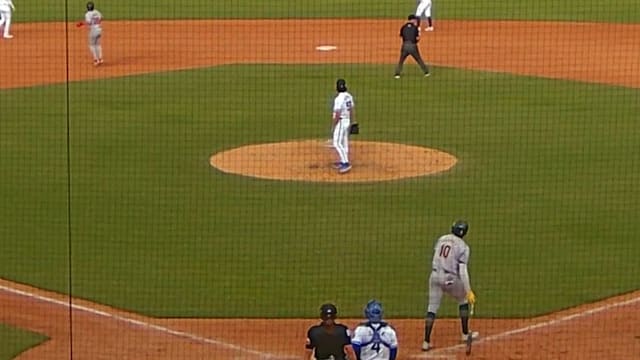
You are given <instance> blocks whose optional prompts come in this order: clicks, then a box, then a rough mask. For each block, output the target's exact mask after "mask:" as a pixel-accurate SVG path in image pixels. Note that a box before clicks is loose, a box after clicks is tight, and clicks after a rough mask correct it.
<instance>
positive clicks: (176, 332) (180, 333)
mask: <svg viewBox="0 0 640 360" xmlns="http://www.w3.org/2000/svg"><path fill="white" fill-rule="evenodd" d="M0 290H3V291H6V292H8V293H12V294H15V295H20V296H24V297H28V298H31V299H36V300H39V301H43V302H46V303H50V304H55V305H60V306H64V307H71V308H72V309H75V310H80V311H84V312H87V313H89V314H93V315H98V316H102V317H106V318H110V319H113V320H116V321H120V322H123V323H126V324H129V325H133V326H137V327H140V328H143V329H149V330H154V331H157V332H160V333H165V334H169V335H173V336H176V337H179V338H183V339H187V340H191V341H195V342H198V343H202V344H208V345H215V346H219V347H221V348H226V349H230V350H235V351H238V352H242V353H245V354H249V355H252V356H255V357H256V358H259V359H297V358H295V357H291V356H282V355H274V354H270V353H266V352H262V351H257V350H252V349H248V348H245V347H242V346H239V345H235V344H231V343H227V342H224V341H220V340H215V339H210V338H206V337H202V336H199V335H195V334H191V333H188V332H184V331H179V330H173V329H169V328H167V327H164V326H160V325H156V324H152V323H149V322H145V321H141V320H136V319H131V318H128V317H124V316H120V315H116V314H111V313H108V312H105V311H102V310H97V309H92V308H90V307H86V306H83V305H77V304H69V303H68V302H65V301H61V300H56V299H52V298H50V297H46V296H42V295H37V294H33V293H30V292H27V291H22V290H18V289H14V288H11V287H7V286H4V285H0Z"/></svg>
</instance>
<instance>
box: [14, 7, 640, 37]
mask: <svg viewBox="0 0 640 360" xmlns="http://www.w3.org/2000/svg"><path fill="white" fill-rule="evenodd" d="M85 3H86V1H84V0H70V1H68V2H67V3H65V2H60V1H57V0H42V1H37V2H35V1H34V2H24V3H22V2H21V3H19V4H17V6H18V11H16V14H15V17H16V20H17V21H43V20H47V21H51V20H63V19H65V16H68V18H69V19H72V20H75V19H78V18H82V15H83V13H84V11H85ZM65 4H67V5H66V6H67V8H66V9H65ZM96 5H97V8H98V9H100V10H101V11H102V12H103V13H104V15H105V17H106V18H107V19H177V18H188V19H202V18H253V19H255V18H335V17H347V18H369V17H383V18H387V17H389V18H404V17H405V16H407V14H409V13H411V12H413V11H415V1H414V0H382V1H370V0H352V1H344V0H318V1H299V0H259V1H256V0H233V1H229V0H215V1H205V0H185V1H172V0H140V1H125V0H117V1H108V2H107V1H97V2H96ZM66 13H67V15H65V14H66ZM434 16H435V18H436V19H453V18H455V19H523V20H524V19H540V20H565V21H567V20H568V21H603V22H627V23H631V22H638V21H639V20H640V2H638V1H635V0H614V1H610V2H607V3H606V4H603V3H602V1H599V0H582V1H579V0H566V1H552V0H540V1H529V0H503V1H497V2H495V1H493V2H486V1H473V2H469V1H464V0H447V1H443V0H434ZM150 31H153V30H152V29H150Z"/></svg>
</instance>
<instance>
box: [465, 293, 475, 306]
mask: <svg viewBox="0 0 640 360" xmlns="http://www.w3.org/2000/svg"><path fill="white" fill-rule="evenodd" d="M467 301H468V302H469V305H471V306H473V305H475V303H476V294H474V293H473V290H469V292H467Z"/></svg>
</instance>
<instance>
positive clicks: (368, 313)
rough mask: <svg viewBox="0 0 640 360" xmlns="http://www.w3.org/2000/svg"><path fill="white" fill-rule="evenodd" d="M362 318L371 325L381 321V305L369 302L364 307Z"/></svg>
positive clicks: (373, 301)
mask: <svg viewBox="0 0 640 360" xmlns="http://www.w3.org/2000/svg"><path fill="white" fill-rule="evenodd" d="M364 316H365V317H366V318H367V319H369V321H371V322H373V323H379V322H381V321H382V304H381V303H380V302H379V301H378V300H369V302H368V303H367V306H365V307H364Z"/></svg>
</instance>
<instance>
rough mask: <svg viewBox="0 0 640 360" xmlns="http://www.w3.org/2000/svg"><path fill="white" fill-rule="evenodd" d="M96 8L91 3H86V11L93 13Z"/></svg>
mask: <svg viewBox="0 0 640 360" xmlns="http://www.w3.org/2000/svg"><path fill="white" fill-rule="evenodd" d="M95 7H96V6H95V5H94V4H93V1H89V2H88V3H87V11H93V9H94V8H95Z"/></svg>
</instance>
